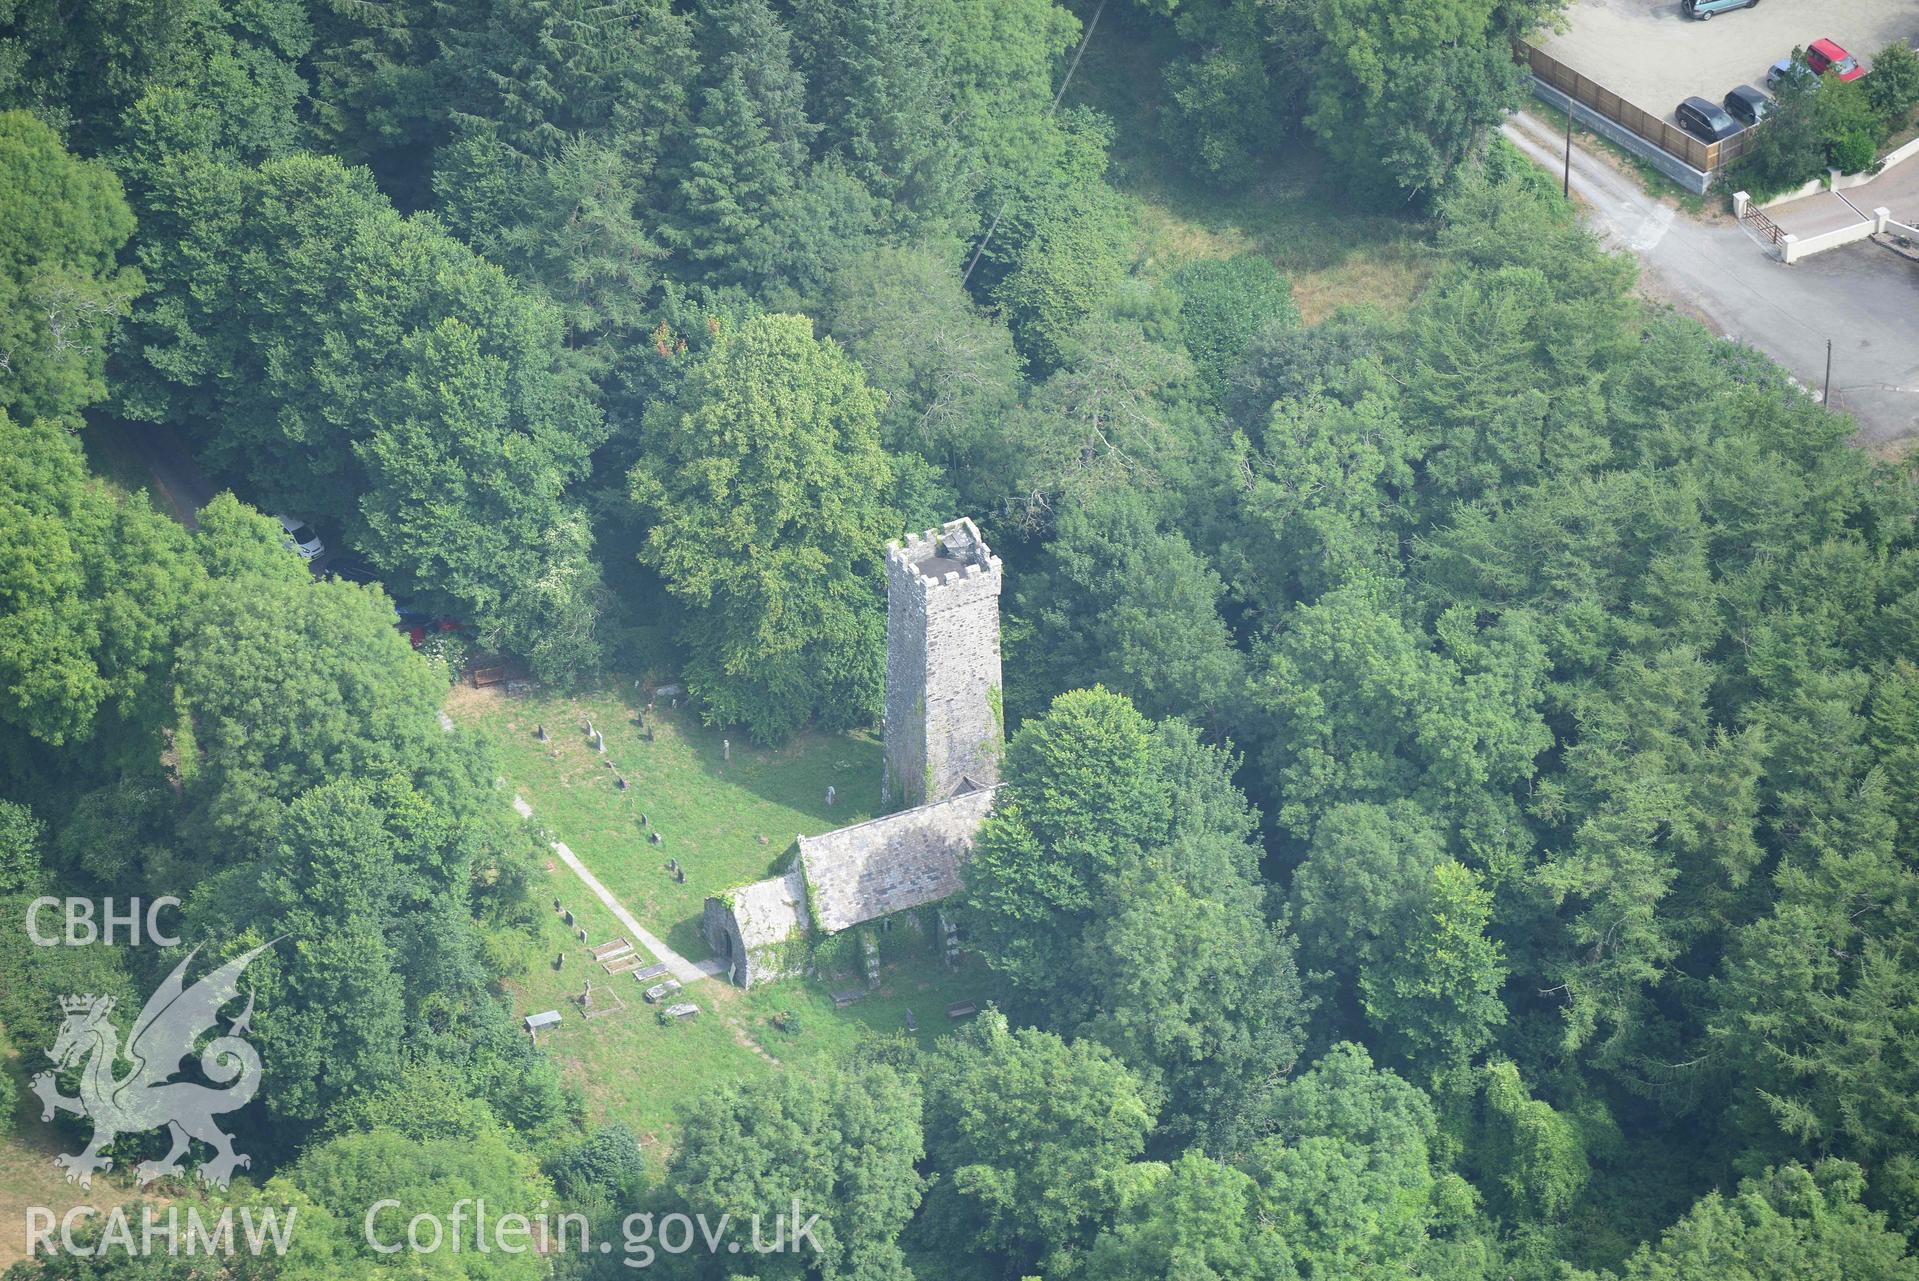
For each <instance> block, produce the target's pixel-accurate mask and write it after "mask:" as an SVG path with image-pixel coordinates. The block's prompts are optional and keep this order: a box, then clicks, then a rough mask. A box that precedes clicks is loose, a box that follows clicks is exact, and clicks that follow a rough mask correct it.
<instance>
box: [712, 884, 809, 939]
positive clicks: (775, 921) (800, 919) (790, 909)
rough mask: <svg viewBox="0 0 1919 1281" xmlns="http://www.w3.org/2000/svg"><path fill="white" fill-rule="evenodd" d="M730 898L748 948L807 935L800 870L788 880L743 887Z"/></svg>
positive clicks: (803, 885) (803, 891)
mask: <svg viewBox="0 0 1919 1281" xmlns="http://www.w3.org/2000/svg"><path fill="white" fill-rule="evenodd" d="M728 898H729V900H730V903H731V906H732V908H733V917H734V919H735V920H737V921H738V922H739V925H740V941H741V942H742V943H744V944H745V945H746V946H747V947H749V948H756V947H766V946H768V945H769V944H773V943H784V942H785V941H786V940H788V939H790V938H797V937H798V936H800V935H801V934H804V933H805V932H806V886H805V884H804V883H803V882H802V881H801V880H800V873H799V869H798V868H797V867H796V868H794V869H793V870H791V871H789V872H788V873H787V874H786V875H785V876H775V877H771V878H769V879H767V880H764V881H755V882H753V884H751V885H742V886H740V887H739V888H738V889H736V890H733V891H732V892H731V894H730V895H729V896H728Z"/></svg>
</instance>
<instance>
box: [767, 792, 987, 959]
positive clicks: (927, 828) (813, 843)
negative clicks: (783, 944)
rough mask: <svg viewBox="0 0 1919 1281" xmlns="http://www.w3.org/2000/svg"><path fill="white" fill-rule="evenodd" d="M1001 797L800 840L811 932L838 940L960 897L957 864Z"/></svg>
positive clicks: (923, 809) (983, 795) (965, 797)
mask: <svg viewBox="0 0 1919 1281" xmlns="http://www.w3.org/2000/svg"><path fill="white" fill-rule="evenodd" d="M998 790H999V789H998V788H996V787H985V788H980V789H979V790H977V791H968V792H963V793H961V794H960V795H958V796H954V797H950V798H948V799H947V800H943V801H935V802H934V803H933V804H931V805H921V806H919V807H917V808H915V809H910V810H901V811H900V812H899V813H897V814H888V815H886V816H885V817H883V818H875V819H869V820H868V821H867V822H864V823H856V824H854V825H853V826H852V827H842V828H840V829H839V830H837V831H833V832H827V833H826V834H825V835H823V836H802V837H800V858H799V862H800V865H801V868H802V870H803V871H804V872H805V875H806V885H807V888H808V889H809V890H810V891H811V895H810V901H811V904H812V909H813V916H814V924H815V925H816V926H818V928H819V929H820V930H821V931H822V932H823V933H827V934H837V933H838V932H839V931H841V930H845V929H851V928H852V927H853V926H855V925H860V924H864V923H865V922H867V921H871V920H875V919H877V918H879V917H882V916H886V915H889V914H891V913H893V912H903V911H906V910H907V909H908V908H914V907H919V906H921V905H923V904H926V903H934V902H938V901H939V900H940V899H943V898H947V897H949V896H950V895H953V894H956V893H958V892H959V889H960V875H959V869H960V864H961V863H962V862H964V861H965V859H966V855H967V854H968V853H969V852H970V851H971V849H972V847H973V834H974V833H975V832H977V831H978V830H979V825H980V824H981V823H982V822H984V821H985V819H986V816H987V814H988V813H989V812H990V811H991V810H992V808H993V794H994V793H995V792H996V791H998ZM761 884H762V885H764V884H765V882H761ZM748 888H749V889H758V888H759V886H750V887H748Z"/></svg>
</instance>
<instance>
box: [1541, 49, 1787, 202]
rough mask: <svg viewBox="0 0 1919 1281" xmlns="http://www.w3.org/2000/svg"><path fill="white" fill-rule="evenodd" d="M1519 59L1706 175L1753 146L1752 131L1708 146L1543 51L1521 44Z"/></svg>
mask: <svg viewBox="0 0 1919 1281" xmlns="http://www.w3.org/2000/svg"><path fill="white" fill-rule="evenodd" d="M1518 46H1519V47H1518V49H1517V50H1516V52H1517V53H1518V54H1519V60H1520V61H1521V62H1524V63H1525V64H1526V66H1527V67H1528V69H1530V70H1531V71H1532V73H1533V74H1534V75H1535V76H1537V77H1539V79H1540V80H1541V81H1542V82H1544V83H1545V84H1548V85H1551V86H1552V87H1553V88H1554V89H1557V90H1559V92H1561V93H1563V94H1565V95H1566V96H1567V97H1568V98H1571V99H1572V100H1573V101H1574V102H1577V103H1579V104H1580V105H1581V106H1583V107H1586V108H1589V109H1590V110H1592V111H1596V112H1598V113H1599V114H1600V115H1602V116H1604V117H1605V118H1606V119H1608V120H1610V121H1612V122H1613V123H1614V124H1617V125H1619V126H1621V127H1623V128H1625V129H1629V130H1631V131H1632V132H1633V133H1636V134H1638V135H1639V136H1640V137H1641V138H1644V139H1645V140H1646V141H1647V142H1650V143H1652V144H1653V145H1654V146H1655V147H1658V148H1659V149H1660V150H1661V151H1664V152H1666V153H1667V154H1669V155H1672V156H1676V157H1678V158H1679V159H1681V160H1683V161H1685V162H1686V163H1687V164H1689V165H1691V166H1692V167H1693V168H1695V169H1698V170H1700V171H1702V172H1705V173H1711V172H1712V171H1713V170H1715V169H1718V168H1720V167H1721V166H1723V165H1726V164H1729V163H1731V162H1732V161H1733V160H1736V159H1738V158H1739V157H1740V156H1742V155H1744V154H1745V153H1746V151H1747V150H1748V149H1749V148H1750V147H1751V146H1752V130H1750V129H1747V130H1742V131H1741V132H1739V133H1736V134H1734V135H1733V136H1732V137H1730V138H1728V139H1726V140H1725V141H1724V142H1713V143H1706V142H1701V141H1700V140H1699V139H1697V138H1695V137H1693V136H1692V135H1691V134H1689V133H1687V132H1686V131H1685V130H1684V129H1681V128H1680V127H1679V126H1678V125H1675V124H1673V123H1671V122H1670V121H1667V120H1662V119H1660V118H1659V117H1658V116H1655V115H1653V114H1652V113H1651V112H1649V111H1646V110H1644V109H1642V108H1640V107H1636V106H1634V105H1633V104H1632V103H1630V102H1627V101H1626V100H1625V99H1624V98H1622V97H1620V96H1619V95H1618V94H1616V93H1614V92H1613V91H1612V90H1610V89H1608V88H1606V87H1605V86H1604V85H1602V84H1599V83H1597V82H1595V81H1592V80H1589V79H1587V78H1586V77H1585V76H1582V75H1580V74H1579V73H1578V72H1577V71H1574V70H1573V69H1572V68H1571V67H1569V66H1567V65H1566V64H1565V63H1563V62H1561V61H1560V60H1559V59H1557V58H1555V57H1553V56H1552V55H1551V54H1549V53H1547V52H1545V51H1544V50H1542V49H1537V48H1534V47H1533V46H1532V45H1530V44H1527V43H1526V42H1525V41H1523V40H1521V41H1519V42H1518Z"/></svg>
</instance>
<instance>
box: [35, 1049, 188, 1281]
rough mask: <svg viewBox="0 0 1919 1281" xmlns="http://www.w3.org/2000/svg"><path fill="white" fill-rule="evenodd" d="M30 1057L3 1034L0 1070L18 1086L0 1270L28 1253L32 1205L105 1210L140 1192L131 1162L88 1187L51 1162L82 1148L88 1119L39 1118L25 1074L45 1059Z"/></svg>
mask: <svg viewBox="0 0 1919 1281" xmlns="http://www.w3.org/2000/svg"><path fill="white" fill-rule="evenodd" d="M42 1048H44V1047H42ZM26 1059H27V1056H25V1055H22V1054H18V1053H15V1052H13V1051H12V1050H10V1049H9V1048H8V1046H7V1043H6V1040H5V1038H4V1036H0V1072H6V1073H8V1074H9V1075H11V1076H12V1077H13V1081H14V1084H15V1085H17V1086H19V1087H20V1090H19V1094H20V1097H19V1098H18V1099H17V1100H16V1101H15V1105H14V1110H13V1117H12V1121H13V1126H12V1129H11V1131H9V1136H8V1137H6V1138H5V1139H0V1272H4V1271H6V1270H7V1269H8V1268H9V1267H11V1266H12V1265H13V1264H15V1263H18V1262H19V1261H20V1260H21V1259H24V1258H26V1257H27V1207H28V1206H39V1207H43V1208H45V1209H48V1210H51V1211H53V1212H54V1214H55V1215H62V1214H65V1213H66V1212H67V1211H68V1210H70V1209H72V1208H73V1207H74V1206H77V1205H91V1206H94V1207H95V1208H97V1209H99V1210H102V1211H104V1210H106V1209H107V1208H109V1207H111V1206H116V1205H119V1204H121V1203H122V1202H125V1201H131V1200H133V1199H134V1197H135V1196H136V1195H137V1194H138V1193H137V1190H136V1189H135V1188H134V1187H133V1175H132V1165H131V1163H128V1164H126V1165H122V1164H121V1163H119V1162H117V1161H116V1162H115V1164H114V1169H113V1171H112V1173H110V1174H100V1175H96V1176H95V1177H94V1180H93V1187H92V1188H90V1189H86V1190H82V1189H81V1188H80V1187H79V1185H77V1184H73V1183H68V1182H67V1181H66V1172H65V1171H64V1170H61V1169H60V1168H59V1167H57V1166H55V1165H54V1163H53V1157H54V1154H55V1153H57V1152H78V1151H79V1150H80V1145H81V1144H83V1143H84V1142H85V1141H86V1136H87V1134H88V1132H89V1131H88V1123H87V1122H84V1121H82V1122H80V1123H79V1128H78V1129H77V1130H74V1129H71V1128H62V1127H57V1126H54V1125H52V1124H49V1123H47V1122H43V1121H41V1119H40V1099H39V1096H37V1095H33V1094H29V1093H27V1088H26V1086H27V1080H26V1079H27V1077H29V1076H31V1075H32V1074H33V1073H35V1072H38V1071H39V1070H40V1069H41V1068H44V1067H46V1066H47V1062H46V1059H45V1058H44V1057H43V1056H42V1055H40V1054H38V1053H36V1054H34V1055H33V1056H32V1061H31V1062H27V1061H26ZM63 1115H64V1114H63ZM67 1119H68V1120H71V1119H72V1118H71V1117H68V1118H67ZM110 1151H111V1150H110ZM170 1199H171V1198H169V1197H165V1196H161V1195H158V1194H157V1193H156V1194H149V1195H148V1196H147V1197H146V1200H148V1201H151V1202H153V1203H154V1204H156V1205H165V1204H167V1202H168V1201H169V1200H170Z"/></svg>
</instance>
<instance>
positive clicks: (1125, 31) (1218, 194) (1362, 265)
mask: <svg viewBox="0 0 1919 1281" xmlns="http://www.w3.org/2000/svg"><path fill="white" fill-rule="evenodd" d="M1173 53H1174V50H1173V48H1172V47H1171V45H1170V42H1169V41H1168V40H1167V39H1166V38H1164V37H1162V36H1158V35H1156V34H1155V33H1154V32H1153V30H1152V29H1151V27H1150V26H1149V25H1148V23H1147V21H1146V20H1144V19H1140V18H1136V17H1133V16H1131V15H1128V14H1125V13H1120V14H1117V15H1116V14H1115V13H1114V12H1113V11H1109V12H1108V13H1107V15H1106V17H1105V18H1104V19H1103V20H1102V21H1101V23H1100V27H1099V30H1098V31H1097V32H1095V33H1094V35H1093V40H1092V43H1091V44H1089V45H1088V46H1087V50H1086V57H1085V59H1084V61H1083V63H1082V65H1081V67H1080V70H1079V73H1078V75H1077V76H1076V77H1075V78H1074V80H1073V86H1072V90H1071V92H1070V93H1069V95H1068V97H1069V99H1070V100H1072V101H1076V102H1079V103H1082V104H1084V105H1086V106H1089V107H1092V108H1094V109H1096V110H1098V111H1099V112H1101V113H1102V114H1104V115H1106V116H1108V117H1109V118H1111V119H1112V121H1113V122H1114V126H1115V135H1114V141H1113V148H1112V161H1113V162H1112V170H1111V174H1110V177H1111V179H1112V182H1113V184H1114V185H1115V186H1116V187H1117V188H1118V189H1119V190H1120V191H1122V192H1124V193H1125V194H1126V195H1128V196H1130V197H1131V198H1132V199H1133V200H1134V201H1135V202H1136V208H1137V214H1138V218H1137V221H1138V229H1139V230H1138V244H1137V246H1136V248H1137V252H1138V259H1137V262H1138V269H1139V270H1140V271H1141V272H1142V273H1143V274H1146V275H1148V276H1156V275H1158V274H1161V273H1165V272H1171V271H1174V270H1177V269H1178V268H1179V267H1181V266H1183V265H1185V264H1186V263H1189V262H1192V261H1195V260H1197V259H1202V258H1227V257H1231V256H1233V255H1234V254H1239V253H1246V252H1255V253H1262V254H1265V255H1266V256H1267V257H1269V258H1271V259H1272V261H1273V263H1274V265H1275V266H1277V267H1278V268H1279V269H1280V271H1282V272H1284V273H1285V274H1286V275H1287V276H1289V277H1290V278H1291V279H1292V282H1293V292H1294V297H1295V298H1296V299H1297V301H1298V302H1299V306H1300V313H1301V315H1302V316H1304V317H1305V319H1306V322H1307V323H1308V324H1313V323H1316V322H1317V321H1320V320H1323V319H1325V318H1326V317H1327V316H1329V315H1331V314H1332V313H1333V312H1334V311H1336V310H1338V309H1339V308H1341V307H1345V306H1355V305H1360V304H1368V303H1370V304H1373V305H1376V306H1380V307H1384V308H1387V309H1389V310H1403V309H1404V308H1405V307H1407V306H1408V305H1410V303H1411V302H1412V300H1413V298H1414V297H1415V296H1416V295H1417V294H1418V292H1419V289H1420V287H1421V286H1422V285H1423V284H1424V283H1425V281H1426V278H1427V277H1428V276H1429V275H1430V274H1431V271H1432V259H1431V251H1430V249H1429V247H1428V246H1427V244H1426V239H1425V236H1426V227H1425V224H1424V223H1422V222H1420V221H1419V220H1418V219H1416V218H1413V217H1410V216H1406V215H1402V214H1393V213H1376V212H1369V211H1366V210H1364V209H1359V208H1356V207H1354V206H1353V205H1352V204H1351V203H1350V202H1349V201H1347V200H1346V199H1345V198H1344V197H1343V196H1342V195H1341V194H1340V193H1339V192H1338V190H1337V189H1336V188H1335V186H1334V183H1333V180H1332V179H1333V175H1332V174H1331V173H1330V172H1329V171H1328V166H1327V165H1326V162H1325V160H1324V158H1323V157H1322V156H1321V155H1320V154H1319V152H1318V151H1316V150H1315V149H1314V148H1313V147H1312V146H1311V145H1310V144H1309V143H1308V142H1306V140H1305V139H1303V138H1278V139H1275V140H1274V145H1273V148H1272V151H1271V152H1270V153H1269V154H1268V155H1267V156H1266V158H1265V162H1264V164H1263V165H1262V166H1261V170H1260V172H1259V174H1258V176H1257V177H1256V178H1255V179H1254V180H1253V181H1252V182H1251V183H1249V184H1248V185H1247V186H1246V187H1245V188H1244V189H1242V190H1239V191H1234V192H1223V191H1220V190H1217V189H1215V188H1213V187H1211V186H1208V185H1207V184H1205V183H1203V182H1201V181H1199V180H1198V179H1196V178H1195V177H1194V176H1193V175H1192V174H1190V173H1188V172H1187V171H1186V170H1185V169H1183V168H1182V167H1180V166H1179V165H1178V164H1177V163H1176V162H1175V161H1174V160H1173V159H1172V157H1173V154H1174V149H1172V148H1169V147H1167V146H1166V145H1165V142H1164V140H1163V139H1162V138H1161V137H1160V136H1159V124H1158V122H1159V119H1160V114H1161V110H1162V106H1163V99H1164V92H1165V90H1164V80H1163V78H1162V73H1161V69H1162V67H1163V66H1164V64H1165V62H1166V60H1167V59H1168V58H1169V57H1171V56H1172V55H1173Z"/></svg>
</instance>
